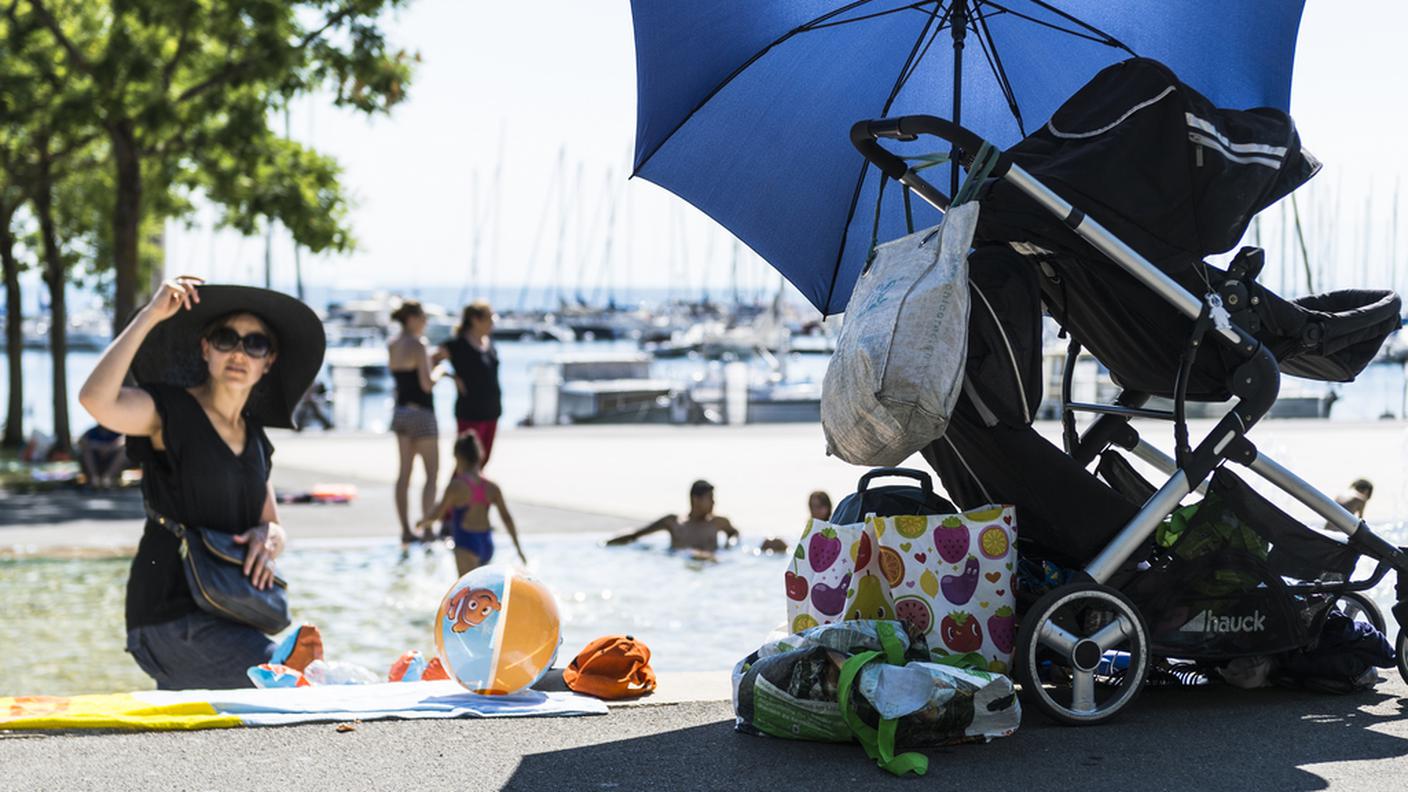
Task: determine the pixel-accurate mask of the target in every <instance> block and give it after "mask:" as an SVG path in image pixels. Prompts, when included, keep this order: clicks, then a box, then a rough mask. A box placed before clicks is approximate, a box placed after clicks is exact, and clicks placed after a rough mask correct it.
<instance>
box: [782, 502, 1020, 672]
mask: <svg viewBox="0 0 1408 792" xmlns="http://www.w3.org/2000/svg"><path fill="white" fill-rule="evenodd" d="M1016 543H1017V521H1016V510H1015V509H1014V508H1013V507H1011V506H985V507H982V508H979V509H974V510H971V511H967V512H963V513H961V514H947V515H945V514H940V515H899V516H894V517H873V516H872V517H869V518H867V520H866V521H865V522H864V523H855V524H851V525H831V524H829V523H825V522H822V521H820V520H811V521H809V522H808V523H807V528H806V530H805V531H803V533H802V538H801V541H800V542H798V544H797V548H796V549H795V550H794V551H793V554H792V555H793V557H792V561H791V563H790V564H789V566H788V570H787V572H786V590H787V620H788V624H789V625H790V626H791V629H792V631H793V632H794V633H795V632H801V631H802V630H805V629H807V628H809V627H813V626H816V625H818V624H830V623H832V622H835V621H840V620H842V619H899V620H901V621H904V622H907V623H908V624H909V625H910V626H911V627H912V628H913V629H914V630H915V631H917V632H919V633H921V634H923V635H924V636H925V638H926V640H927V641H928V644H929V646H930V647H931V649H930V651H931V652H932V655H933V658H934V660H936V661H938V662H943V663H948V664H952V665H957V666H962V667H965V668H976V669H982V670H987V671H993V672H996V673H1008V671H1009V669H1010V668H1011V665H1012V648H1013V644H1014V643H1015V641H1016V636H1017V619H1016V596H1015V595H1014V593H1013V581H1014V572H1015V570H1016V566H1017V551H1016Z"/></svg>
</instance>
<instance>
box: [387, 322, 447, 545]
mask: <svg viewBox="0 0 1408 792" xmlns="http://www.w3.org/2000/svg"><path fill="white" fill-rule="evenodd" d="M391 318H392V319H394V320H396V321H397V322H399V323H400V325H401V332H400V334H398V335H397V336H396V337H395V338H392V339H391V340H390V341H389V342H387V354H388V356H389V362H390V369H391V378H392V379H393V380H394V381H395V383H396V407H395V410H394V411H393V412H392V414H391V431H392V432H394V433H395V435H396V449H397V452H398V455H399V458H400V468H399V471H398V473H397V476H396V488H395V496H396V516H397V517H398V518H399V519H400V521H401V542H402V543H403V544H409V543H411V542H414V541H416V539H417V538H418V537H416V535H415V534H413V533H411V519H410V504H409V500H410V492H409V490H410V488H411V468H412V467H414V465H415V460H416V457H420V460H421V466H422V467H423V468H424V469H425V486H424V488H423V489H422V491H421V514H422V515H425V514H429V513H430V510H431V509H432V508H433V507H434V506H435V494H436V485H437V479H438V478H439V476H440V446H439V442H438V440H437V438H438V436H439V432H440V428H439V425H438V424H437V423H436V421H435V400H434V398H433V397H432V395H431V392H430V391H431V388H433V387H434V386H435V381H436V380H437V379H439V378H440V377H441V376H442V375H443V373H444V372H443V369H442V368H441V367H440V366H439V365H437V364H438V363H439V362H440V356H439V355H438V353H437V355H436V357H434V358H432V357H431V356H430V354H429V351H428V350H427V348H426V344H425V340H424V338H423V335H424V333H425V324H426V321H425V309H424V308H422V307H421V304H420V303H419V302H417V301H415V300H406V301H405V302H403V303H401V305H400V307H398V308H397V309H396V311H395V312H394V313H392V314H391ZM420 538H426V539H429V538H430V537H429V535H427V536H426V537H420Z"/></svg>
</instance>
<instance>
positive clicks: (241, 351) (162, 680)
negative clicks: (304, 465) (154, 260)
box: [79, 277, 326, 689]
mask: <svg viewBox="0 0 1408 792" xmlns="http://www.w3.org/2000/svg"><path fill="white" fill-rule="evenodd" d="M325 345H326V344H325V338H324V335H323V326H322V323H321V322H320V321H319V320H318V317H317V316H316V315H315V314H314V313H313V311H312V310H311V309H309V308H308V306H306V305H304V304H303V303H301V302H299V301H297V300H295V299H293V298H292V297H289V296H287V295H284V294H280V293H278V292H274V291H269V290H267V289H255V288H249V287H244V286H204V285H202V282H201V280H200V279H199V278H191V277H181V278H176V279H173V280H168V281H166V282H165V283H163V284H162V286H161V288H160V290H158V292H157V294H156V296H154V297H153V298H152V301H151V303H150V304H148V305H147V306H146V307H144V308H143V309H142V310H141V311H139V312H138V313H137V315H136V316H135V317H134V318H133V320H132V321H131V322H130V323H129V324H128V325H127V327H126V329H124V330H123V331H122V333H121V334H120V335H119V336H118V337H117V339H116V340H114V341H113V342H112V344H111V345H110V346H109V347H108V348H107V351H105V352H104V353H103V356H102V358H101V359H100V360H99V361H98V365H97V366H96V368H94V370H93V373H92V374H91V375H90V376H89V377H88V380H87V382H85V383H84V384H83V388H82V390H81V391H80V393H79V401H80V402H81V403H82V404H83V407H84V408H85V409H87V410H88V412H89V413H91V414H92V415H93V417H94V418H96V419H97V420H98V421H99V422H100V423H102V424H103V425H105V426H108V427H111V428H112V429H113V430H115V431H118V432H122V433H123V434H126V435H127V436H128V441H127V449H128V454H129V455H130V456H131V457H132V459H134V460H135V461H137V462H140V463H141V465H142V473H143V476H142V497H143V500H144V501H145V505H146V508H147V513H148V514H149V515H155V516H157V517H160V518H164V519H165V520H167V521H173V522H176V523H180V524H182V525H185V526H191V527H198V528H200V529H203V530H204V531H206V532H220V533H225V534H230V535H233V536H234V540H235V542H236V543H238V544H240V545H243V547H244V555H245V559H244V566H243V572H244V574H245V576H246V577H247V578H248V581H249V584H250V585H252V586H253V587H254V588H255V589H259V590H266V589H268V588H269V587H270V586H272V585H274V565H275V561H274V559H276V558H277V557H278V556H279V554H280V553H282V552H283V549H284V543H285V539H286V537H285V534H284V530H283V528H282V527H281V526H280V525H279V521H278V511H277V508H276V506H275V501H274V490H273V487H272V485H271V484H270V483H269V471H270V459H271V456H272V454H273V451H274V449H273V446H272V445H271V444H270V443H269V439H268V437H266V436H265V434H264V427H266V426H274V427H291V426H292V425H293V423H292V414H293V409H294V407H295V406H296V405H297V403H298V400H299V398H300V397H301V396H302V394H303V392H304V391H306V390H307V388H308V386H309V384H311V383H312V381H313V378H314V377H315V376H316V375H317V373H318V370H319V369H320V368H321V367H322V362H323V352H324V348H325ZM129 369H130V370H131V374H132V376H133V377H134V378H135V380H136V382H137V384H138V386H139V387H130V386H125V385H124V380H125V379H126V377H127V375H128V372H129ZM179 550H180V541H179V540H178V539H177V537H176V535H175V534H174V533H173V532H172V531H169V530H167V529H166V528H164V527H163V526H162V524H161V523H159V522H158V521H157V519H155V518H151V519H148V521H147V524H146V528H145V530H144V532H143V534H142V540H141V543H140V544H139V545H138V548H137V555H136V557H135V558H134V559H133V560H132V570H131V573H130V575H129V577H128V580H127V619H126V621H127V650H128V651H129V652H131V653H132V655H133V657H134V658H135V659H136V661H137V664H138V665H139V666H141V668H142V670H143V671H145V672H146V673H147V674H148V675H149V676H151V677H152V678H153V679H155V680H156V682H157V686H158V687H160V688H163V689H181V688H231V687H247V686H249V685H250V681H249V679H248V677H247V676H246V673H245V672H246V669H248V668H249V667H250V666H252V665H258V664H260V663H267V662H271V661H273V662H281V661H282V662H285V663H287V664H290V665H293V664H296V663H297V662H298V661H297V659H295V658H291V657H276V656H275V651H276V650H275V646H274V644H273V643H272V642H271V641H270V640H269V639H268V638H267V637H266V636H265V635H264V634H263V633H262V632H260V630H258V629H256V628H254V627H251V626H248V625H246V624H243V623H241V622H237V621H233V620H231V619H226V618H221V617H219V616H216V615H213V614H211V613H208V612H206V611H204V610H201V608H200V607H199V606H198V605H197V604H196V601H195V599H194V598H193V596H192V594H191V588H190V586H189V584H188V583H187V580H186V577H185V573H184V571H183V568H182V559H181V557H180V553H179ZM303 629H304V631H310V630H311V629H312V628H308V627H305V628H303ZM314 632H315V631H314ZM305 637H306V638H309V639H310V640H311V639H312V638H313V636H312V635H311V634H310V635H308V636H304V635H302V634H300V635H299V636H298V639H297V640H296V641H295V642H294V643H295V644H303V643H307V641H305V640H304V638H305ZM304 648H305V649H311V647H304ZM281 649H282V647H281ZM306 659H311V658H306ZM306 659H305V660H304V662H306Z"/></svg>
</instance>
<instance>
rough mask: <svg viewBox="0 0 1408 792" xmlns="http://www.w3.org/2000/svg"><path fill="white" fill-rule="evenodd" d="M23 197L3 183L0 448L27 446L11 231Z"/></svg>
mask: <svg viewBox="0 0 1408 792" xmlns="http://www.w3.org/2000/svg"><path fill="white" fill-rule="evenodd" d="M20 201H21V196H20V192H19V190H17V189H15V188H14V186H13V185H11V184H10V183H9V182H8V180H0V265H3V267H4V273H5V360H6V362H7V363H8V368H9V372H8V373H9V378H8V380H7V382H8V383H9V395H8V397H7V406H6V409H5V434H4V436H3V437H0V448H19V447H20V446H22V445H24V365H23V360H22V358H21V356H22V355H23V354H24V337H23V335H22V330H21V324H22V322H23V321H24V313H23V311H22V305H21V302H20V269H21V263H20V260H19V258H18V257H16V256H15V235H14V232H13V231H12V230H11V223H13V222H14V218H15V212H16V210H17V209H19V205H20Z"/></svg>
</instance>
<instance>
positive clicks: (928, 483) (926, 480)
mask: <svg viewBox="0 0 1408 792" xmlns="http://www.w3.org/2000/svg"><path fill="white" fill-rule="evenodd" d="M884 476H901V477H904V478H912V479H916V480H918V482H919V486H920V488H921V489H923V490H924V493H925V494H926V495H932V494H933V493H934V480H933V479H932V478H930V477H929V474H928V473H925V472H924V471H922V470H915V469H914V468H902V467H878V468H874V469H872V470H870V471H869V472H867V473H866V474H865V475H863V476H861V477H860V483H859V484H857V485H856V493H857V494H864V493H865V490H866V488H867V487H868V486H870V481H871V479H877V478H882V477H884Z"/></svg>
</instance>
